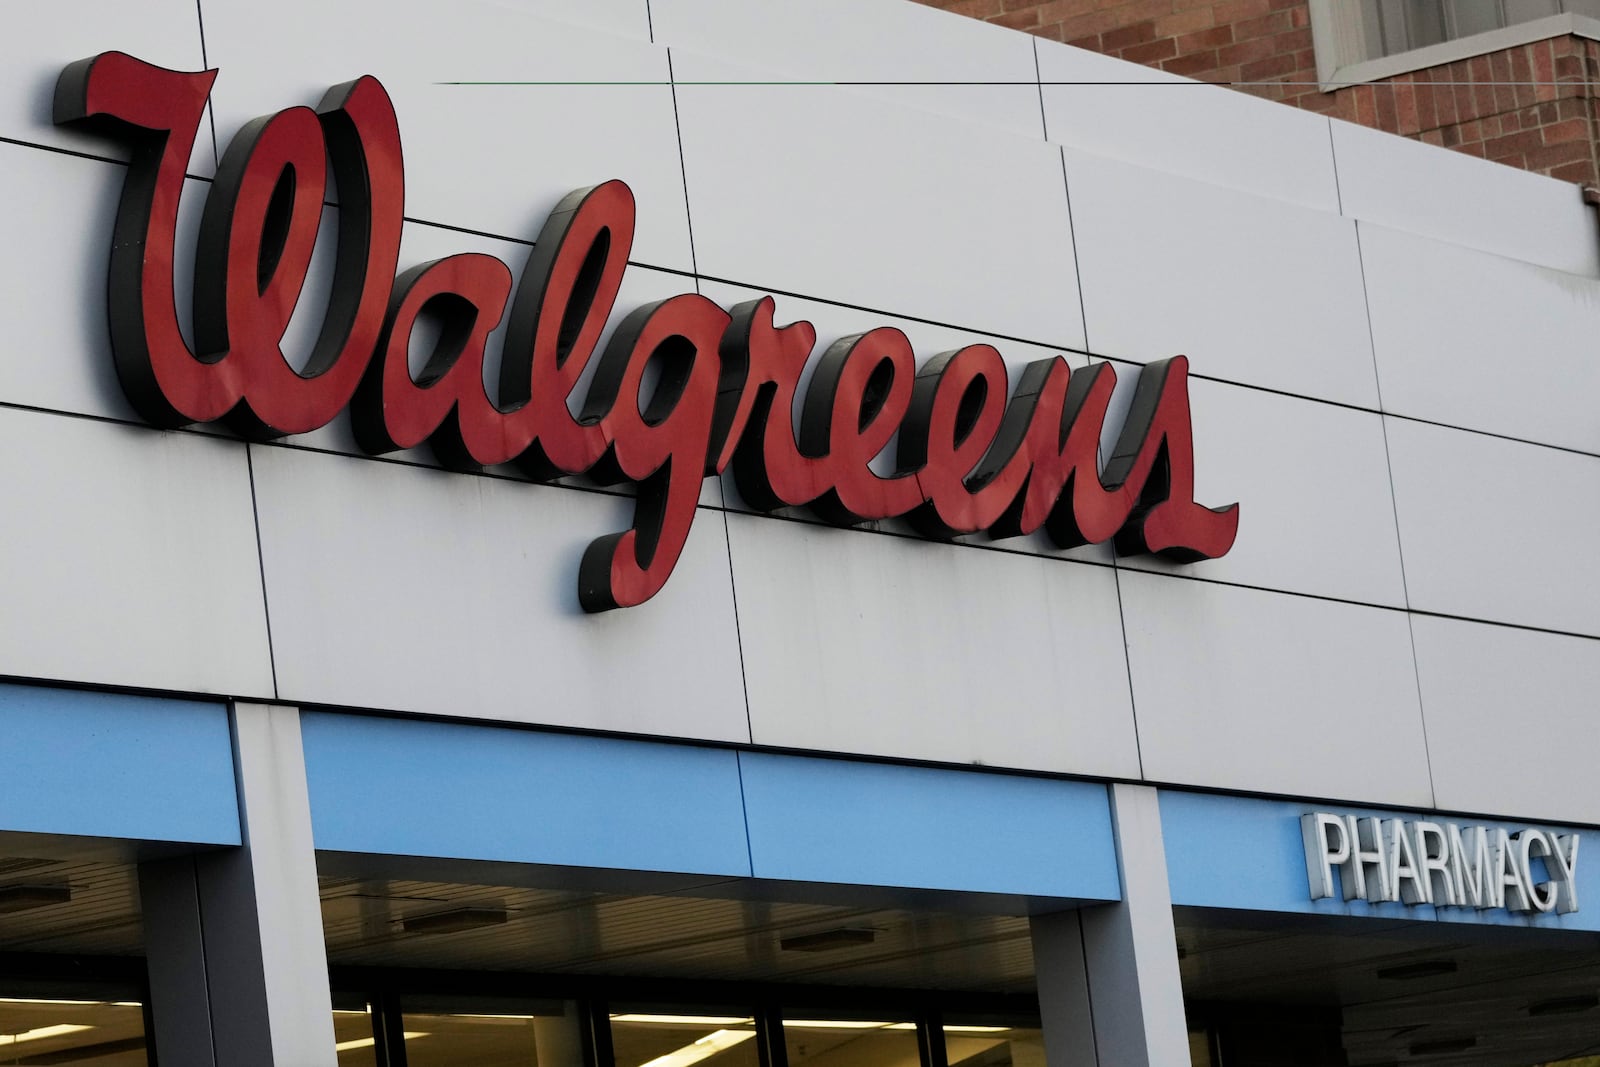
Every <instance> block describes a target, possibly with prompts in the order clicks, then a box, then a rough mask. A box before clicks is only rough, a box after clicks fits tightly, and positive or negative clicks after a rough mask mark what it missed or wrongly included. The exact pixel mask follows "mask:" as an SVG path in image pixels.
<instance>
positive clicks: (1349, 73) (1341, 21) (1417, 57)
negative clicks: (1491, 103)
mask: <svg viewBox="0 0 1600 1067" xmlns="http://www.w3.org/2000/svg"><path fill="white" fill-rule="evenodd" d="M1309 3H1310V7H1311V40H1312V47H1313V49H1314V51H1315V53H1316V60H1317V82H1318V84H1319V85H1320V87H1321V89H1322V91H1323V92H1333V91H1334V90H1335V89H1342V88H1345V87H1347V86H1350V85H1362V84H1366V83H1368V82H1375V81H1381V80H1383V79H1385V78H1393V77H1395V76H1396V75H1400V74H1409V73H1410V72H1412V71H1416V70H1426V69H1427V68H1429V67H1437V66H1441V65H1442V64H1445V63H1456V62H1459V61H1461V60H1463V59H1471V58H1472V57H1474V56H1481V55H1487V54H1489V53H1490V52H1499V51H1502V50H1504V49H1507V48H1516V47H1517V46H1519V45H1524V44H1532V43H1533V42H1535V41H1546V40H1549V39H1550V38H1552V37H1565V36H1573V37H1584V38H1587V39H1589V40H1592V41H1600V19H1596V18H1593V17H1592V16H1589V15H1579V14H1574V13H1571V12H1564V13H1562V14H1559V15H1546V16H1544V17H1543V18H1537V19H1533V20H1531V21H1529V22H1519V23H1517V24H1516V25H1514V26H1506V27H1503V28H1501V29H1497V30H1489V31H1488V32H1486V33H1477V34H1473V35H1472V36H1470V37H1458V38H1456V39H1455V40H1452V41H1441V42H1439V43H1438V44H1431V45H1427V46H1425V47H1423V48H1416V49H1412V50H1411V51H1409V52H1396V53H1395V54H1393V55H1388V56H1378V57H1375V58H1368V57H1367V55H1366V39H1367V38H1366V27H1365V25H1364V15H1363V12H1362V10H1361V7H1362V5H1360V4H1357V3H1352V2H1351V0H1309Z"/></svg>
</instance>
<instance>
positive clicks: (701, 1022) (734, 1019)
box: [611, 1012, 755, 1026]
mask: <svg viewBox="0 0 1600 1067" xmlns="http://www.w3.org/2000/svg"><path fill="white" fill-rule="evenodd" d="M611 1021H612V1022H614V1023H659V1024H661V1025H664V1026H739V1025H741V1024H744V1025H748V1024H750V1023H753V1022H755V1019H754V1018H752V1017H750V1016H748V1015H746V1016H738V1015H649V1014H645V1013H642V1012H624V1013H623V1014H621V1015H613V1016H612V1017H611Z"/></svg>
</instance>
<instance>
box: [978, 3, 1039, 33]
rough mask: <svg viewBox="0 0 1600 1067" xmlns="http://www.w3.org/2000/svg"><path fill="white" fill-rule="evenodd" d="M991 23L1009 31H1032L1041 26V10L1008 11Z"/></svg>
mask: <svg viewBox="0 0 1600 1067" xmlns="http://www.w3.org/2000/svg"><path fill="white" fill-rule="evenodd" d="M989 21H990V22H992V23H994V24H995V25H996V26H1004V27H1005V28H1006V29H1008V30H1030V29H1032V28H1033V27H1035V26H1037V25H1038V24H1039V9H1038V8H1032V9H1030V10H1026V11H1008V12H1006V13H1005V14H1004V15H996V16H995V17H994V18H992V19H990V20H989Z"/></svg>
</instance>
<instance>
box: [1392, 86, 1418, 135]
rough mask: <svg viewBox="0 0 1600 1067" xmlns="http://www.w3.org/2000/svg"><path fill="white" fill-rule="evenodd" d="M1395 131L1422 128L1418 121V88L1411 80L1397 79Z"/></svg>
mask: <svg viewBox="0 0 1600 1067" xmlns="http://www.w3.org/2000/svg"><path fill="white" fill-rule="evenodd" d="M1394 110H1395V132H1396V133H1416V132H1417V131H1418V130H1420V129H1421V128H1422V126H1421V124H1420V123H1418V122H1417V90H1416V86H1414V85H1412V84H1410V83H1409V82H1404V81H1397V82H1396V84H1395V87H1394Z"/></svg>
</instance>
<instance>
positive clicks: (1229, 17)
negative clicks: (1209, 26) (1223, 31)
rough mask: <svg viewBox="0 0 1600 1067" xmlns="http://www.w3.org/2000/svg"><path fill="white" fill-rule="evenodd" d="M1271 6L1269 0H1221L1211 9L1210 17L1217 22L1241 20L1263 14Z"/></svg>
mask: <svg viewBox="0 0 1600 1067" xmlns="http://www.w3.org/2000/svg"><path fill="white" fill-rule="evenodd" d="M1279 6H1282V5H1279ZM1272 7H1273V5H1272V3H1271V0H1223V2H1222V3H1219V4H1216V5H1215V6H1214V7H1212V9H1211V10H1212V17H1213V18H1215V19H1216V20H1217V21H1218V22H1243V21H1244V20H1245V19H1249V18H1255V17H1256V16H1258V15H1265V14H1266V13H1267V12H1269V11H1271V10H1272Z"/></svg>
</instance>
